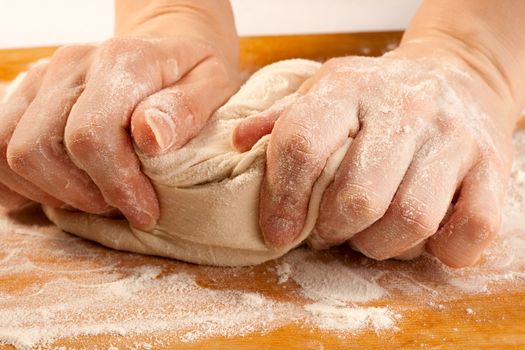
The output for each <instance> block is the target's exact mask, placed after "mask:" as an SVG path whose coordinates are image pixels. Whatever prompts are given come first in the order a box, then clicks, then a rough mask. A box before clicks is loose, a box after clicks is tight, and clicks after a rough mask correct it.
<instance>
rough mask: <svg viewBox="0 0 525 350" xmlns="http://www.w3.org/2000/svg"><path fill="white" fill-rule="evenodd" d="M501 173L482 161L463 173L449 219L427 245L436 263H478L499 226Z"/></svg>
mask: <svg viewBox="0 0 525 350" xmlns="http://www.w3.org/2000/svg"><path fill="white" fill-rule="evenodd" d="M505 174H506V172H505V171H504V170H503V167H501V166H496V165H494V164H488V163H485V162H483V163H480V164H478V165H477V166H476V167H475V168H473V169H472V170H471V171H470V172H469V173H468V174H467V176H466V178H465V180H464V181H463V183H462V187H461V193H460V196H459V199H458V202H457V204H456V205H455V207H454V211H453V213H452V215H451V216H450V219H449V220H448V222H447V223H446V224H445V225H444V226H443V227H442V228H441V229H440V230H439V232H438V233H437V234H435V235H434V236H432V237H431V238H430V239H429V241H428V243H427V249H428V250H429V251H430V252H431V253H432V254H433V255H435V256H436V257H437V258H438V259H439V260H441V261H442V262H444V263H445V264H447V265H449V266H452V267H465V266H471V265H473V264H475V263H476V262H477V261H478V260H479V258H480V257H481V254H482V252H483V250H484V249H485V248H487V247H488V246H489V245H490V243H491V242H492V241H493V240H494V238H495V237H496V236H497V233H498V231H499V228H500V225H501V210H502V203H503V197H504V193H505Z"/></svg>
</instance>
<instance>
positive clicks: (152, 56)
mask: <svg viewBox="0 0 525 350" xmlns="http://www.w3.org/2000/svg"><path fill="white" fill-rule="evenodd" d="M235 76H236V74H235V65H233V64H230V63H228V61H227V60H226V59H225V58H223V56H222V55H221V54H220V53H219V51H217V50H216V49H215V48H214V47H212V46H211V45H210V44H208V43H206V42H204V41H202V40H198V39H191V38H185V37H180V36H179V37H166V38H162V37H148V38H146V37H127V38H126V37H124V38H114V39H111V40H108V41H106V42H104V43H102V44H100V45H74V46H64V47H62V48H59V49H58V50H57V51H56V52H55V54H54V55H53V57H52V58H51V59H50V60H49V62H45V63H39V64H36V65H34V66H33V67H32V68H31V69H30V70H29V71H28V72H27V75H26V76H25V78H23V80H22V81H21V84H20V86H19V87H18V88H17V89H16V91H14V93H13V94H11V96H10V97H9V98H8V99H7V101H5V102H4V103H3V104H2V105H1V107H0V119H1V120H2V123H1V126H0V197H7V196H8V195H9V198H10V202H11V203H12V202H23V198H20V196H23V197H25V198H28V199H30V200H33V201H36V202H39V203H43V204H46V205H51V206H55V207H68V208H69V207H73V208H77V209H79V210H82V211H86V212H90V213H96V214H103V213H107V212H109V211H111V209H112V208H117V209H118V210H120V212H122V213H123V214H124V215H125V216H126V218H127V219H128V220H129V221H130V222H131V224H133V225H134V226H136V227H139V228H143V229H147V228H149V227H151V226H152V225H153V224H154V223H155V221H156V220H157V218H158V215H159V208H158V203H157V199H156V195H155V192H154V190H153V187H152V185H151V183H150V182H149V181H148V179H147V178H146V176H145V175H144V174H142V172H141V170H140V164H139V161H138V159H137V156H136V154H135V150H134V148H133V144H132V139H131V137H130V132H129V129H130V126H131V134H132V136H133V140H134V141H135V144H136V146H137V147H138V149H139V150H140V151H142V152H144V153H146V154H149V155H155V154H159V153H162V152H167V151H169V150H171V149H175V148H178V147H180V146H182V145H183V144H184V143H185V142H187V141H188V140H189V139H190V138H191V137H192V136H194V135H195V134H196V133H197V132H198V131H199V130H200V128H201V127H202V126H203V125H204V124H205V122H206V120H207V119H208V117H209V116H210V115H211V114H212V112H213V111H214V110H215V109H216V108H218V107H219V106H220V105H221V104H222V103H223V102H224V101H225V100H226V99H227V98H228V97H229V96H230V95H231V94H232V93H233V92H234V91H235V89H236V88H237V81H236V79H235ZM13 191H14V192H16V193H18V194H19V196H16V195H15V194H14V193H13ZM13 196H15V197H16V198H13Z"/></svg>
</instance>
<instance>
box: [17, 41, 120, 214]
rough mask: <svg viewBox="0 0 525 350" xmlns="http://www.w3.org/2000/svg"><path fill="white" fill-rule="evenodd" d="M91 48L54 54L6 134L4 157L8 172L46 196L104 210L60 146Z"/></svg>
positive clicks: (90, 183) (84, 176)
mask: <svg viewBox="0 0 525 350" xmlns="http://www.w3.org/2000/svg"><path fill="white" fill-rule="evenodd" d="M93 49H94V47H93V46H91V45H83V46H78V45H75V46H65V47H62V48H60V49H58V50H57V51H56V52H55V54H54V55H53V58H52V59H51V62H50V63H49V66H48V68H47V72H46V76H45V78H44V80H43V82H42V85H41V86H40V89H39V91H38V93H37V95H36V97H35V98H34V100H33V102H32V103H31V104H30V105H29V107H28V108H27V109H26V111H25V112H24V114H23V116H22V118H21V119H20V121H19V122H18V125H17V127H16V129H15V131H14V133H13V136H12V137H11V140H10V142H9V146H8V149H7V159H8V163H9V165H10V167H11V169H12V170H13V171H14V172H16V173H17V174H18V175H20V176H22V177H23V178H25V179H26V180H28V181H29V182H31V183H33V184H34V185H36V186H38V187H39V188H40V189H42V190H43V191H45V192H46V193H48V194H50V195H51V196H53V197H55V198H58V199H59V200H61V201H62V202H65V203H67V204H69V205H70V206H72V207H74V208H77V209H80V210H82V211H86V212H90V213H97V214H99V213H104V212H107V211H108V210H109V209H110V207H109V205H108V204H107V203H106V202H105V201H104V198H103V197H102V194H101V193H100V191H99V190H98V188H97V187H96V185H95V184H94V183H93V181H91V179H90V178H89V176H88V175H87V174H86V173H85V172H84V171H82V170H80V169H78V168H77V167H76V166H75V164H73V162H72V161H71V160H70V159H69V156H68V155H67V153H66V151H65V148H64V146H63V135H64V128H65V126H66V120H67V117H68V115H69V112H70V110H71V108H72V106H73V104H74V103H75V102H76V100H77V98H78V97H79V96H80V94H81V93H82V91H83V88H84V79H85V71H86V70H87V65H88V63H89V61H90V56H91V53H92V52H93Z"/></svg>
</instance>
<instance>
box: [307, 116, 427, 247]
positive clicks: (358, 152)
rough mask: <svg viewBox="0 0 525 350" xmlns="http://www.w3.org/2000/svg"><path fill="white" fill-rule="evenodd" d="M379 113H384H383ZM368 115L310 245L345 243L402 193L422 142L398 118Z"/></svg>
mask: <svg viewBox="0 0 525 350" xmlns="http://www.w3.org/2000/svg"><path fill="white" fill-rule="evenodd" d="M377 117H379V115H378V116H377ZM377 117H376V118H373V117H367V119H368V120H374V119H375V120H376V122H371V123H368V122H367V123H365V124H364V125H363V127H362V129H361V130H360V131H359V133H358V135H357V137H356V138H355V140H354V141H353V142H352V144H351V145H350V148H349V150H348V152H347V154H346V156H345V158H344V159H343V162H342V163H341V165H340V166H339V169H338V170H337V173H336V175H335V178H334V181H333V183H332V184H331V185H330V186H329V187H328V188H327V189H326V191H325V193H324V195H323V199H322V201H321V206H320V212H319V218H318V219H317V224H316V227H315V229H314V232H313V233H312V235H311V238H310V244H311V245H312V246H314V247H316V248H325V247H327V246H331V245H337V244H340V243H342V242H344V241H346V240H348V239H349V238H351V237H352V236H353V235H354V234H356V233H358V232H360V231H362V230H364V229H365V228H367V227H369V226H370V225H372V224H373V223H374V222H376V221H377V220H379V219H380V218H381V217H382V216H383V215H384V214H385V212H386V210H387V208H388V206H389V205H390V202H391V201H392V198H393V197H394V194H395V193H396V190H397V188H398V187H399V184H400V183H401V180H402V179H403V176H404V175H405V172H406V171H407V169H408V167H409V165H410V162H411V161H412V158H413V155H414V153H415V150H416V148H417V144H418V139H419V137H418V135H417V134H416V133H415V132H412V131H409V132H405V130H409V129H406V128H405V129H404V128H400V127H399V125H396V123H398V122H396V121H395V119H396V118H395V116H384V115H383V116H382V117H381V118H377Z"/></svg>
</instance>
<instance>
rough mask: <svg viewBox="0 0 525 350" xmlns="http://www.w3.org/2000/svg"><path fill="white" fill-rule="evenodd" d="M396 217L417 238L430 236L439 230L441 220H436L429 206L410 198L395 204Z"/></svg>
mask: <svg viewBox="0 0 525 350" xmlns="http://www.w3.org/2000/svg"><path fill="white" fill-rule="evenodd" d="M393 211H394V214H395V216H396V217H398V218H399V220H401V222H402V226H403V228H404V229H406V230H407V231H408V232H410V233H413V234H416V235H417V236H425V237H427V236H430V235H432V234H433V233H435V232H436V231H437V229H438V225H439V220H437V219H436V217H435V215H434V214H433V213H432V211H431V209H430V208H429V206H427V205H426V204H425V203H424V202H422V201H420V200H418V199H415V198H409V199H405V200H402V201H399V202H396V203H394V204H393Z"/></svg>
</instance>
